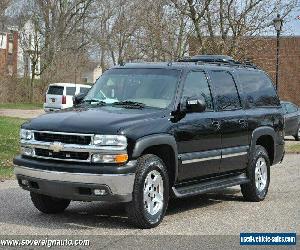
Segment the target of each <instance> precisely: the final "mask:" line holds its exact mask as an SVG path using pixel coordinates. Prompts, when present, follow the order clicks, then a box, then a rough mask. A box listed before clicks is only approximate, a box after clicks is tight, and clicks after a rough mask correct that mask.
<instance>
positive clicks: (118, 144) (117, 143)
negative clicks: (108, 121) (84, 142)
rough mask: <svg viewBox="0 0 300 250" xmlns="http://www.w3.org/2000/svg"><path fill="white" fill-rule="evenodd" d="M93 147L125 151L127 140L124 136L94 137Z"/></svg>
mask: <svg viewBox="0 0 300 250" xmlns="http://www.w3.org/2000/svg"><path fill="white" fill-rule="evenodd" d="M93 142H94V145H97V146H108V147H111V148H113V149H118V150H120V149H121V150H122V149H126V147H127V138H126V137H125V136H124V135H95V136H94V140H93Z"/></svg>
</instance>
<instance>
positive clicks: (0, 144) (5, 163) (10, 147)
mask: <svg viewBox="0 0 300 250" xmlns="http://www.w3.org/2000/svg"><path fill="white" fill-rule="evenodd" d="M25 121H26V120H23V119H19V118H9V117H3V116H0V180H1V179H2V180H3V179H9V178H11V177H12V176H13V162H12V160H13V158H14V156H15V155H17V154H18V152H19V129H20V125H21V124H22V123H23V122H25Z"/></svg>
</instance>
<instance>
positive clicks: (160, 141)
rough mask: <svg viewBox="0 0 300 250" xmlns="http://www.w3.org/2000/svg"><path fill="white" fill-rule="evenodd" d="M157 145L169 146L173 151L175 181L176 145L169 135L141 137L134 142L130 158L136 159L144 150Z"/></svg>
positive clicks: (176, 167) (176, 165) (176, 169)
mask: <svg viewBox="0 0 300 250" xmlns="http://www.w3.org/2000/svg"><path fill="white" fill-rule="evenodd" d="M159 145H169V146H171V147H172V149H173V151H174V158H175V159H174V162H175V166H174V167H175V169H174V170H175V180H176V179H177V176H178V150H177V143H176V140H175V138H174V136H172V135H170V134H154V135H149V136H145V137H142V138H140V139H138V140H137V141H136V143H135V146H134V149H133V152H132V157H133V158H138V157H139V156H141V155H142V153H143V151H144V150H145V149H146V148H148V147H151V146H159ZM175 180H174V181H175Z"/></svg>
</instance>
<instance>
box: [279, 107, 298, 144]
mask: <svg viewBox="0 0 300 250" xmlns="http://www.w3.org/2000/svg"><path fill="white" fill-rule="evenodd" d="M281 106H282V108H283V111H284V120H285V129H284V131H285V135H292V136H294V137H295V139H296V141H299V140H300V110H299V107H298V106H297V105H296V104H294V103H291V102H285V101H282V102H281Z"/></svg>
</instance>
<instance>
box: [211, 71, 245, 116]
mask: <svg viewBox="0 0 300 250" xmlns="http://www.w3.org/2000/svg"><path fill="white" fill-rule="evenodd" d="M211 79H212V83H213V85H214V89H215V95H216V103H217V107H218V110H233V109H239V108H241V104H240V99H239V95H238V92H237V89H236V85H235V82H234V80H233V77H232V75H231V74H230V73H229V72H226V71H213V72H212V73H211Z"/></svg>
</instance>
